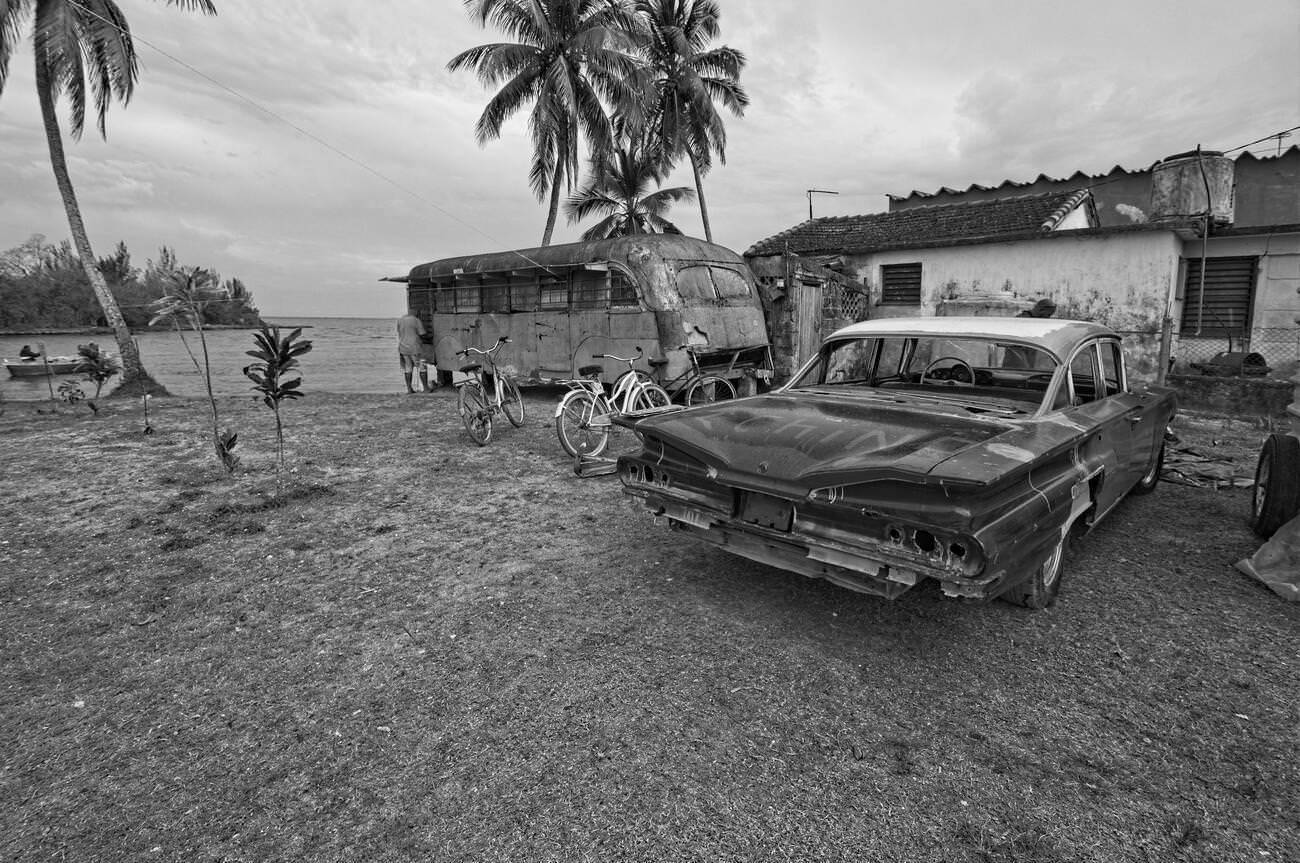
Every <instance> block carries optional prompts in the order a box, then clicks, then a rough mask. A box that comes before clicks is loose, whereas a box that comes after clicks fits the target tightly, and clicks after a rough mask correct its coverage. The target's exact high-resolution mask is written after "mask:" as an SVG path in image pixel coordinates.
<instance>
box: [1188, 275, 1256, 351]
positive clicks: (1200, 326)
mask: <svg viewBox="0 0 1300 863" xmlns="http://www.w3.org/2000/svg"><path fill="white" fill-rule="evenodd" d="M1186 264H1187V266H1186V273H1187V275H1186V277H1185V278H1184V279H1183V317H1182V328H1181V330H1180V332H1181V333H1182V334H1183V335H1185V336H1191V335H1197V334H1199V335H1202V336H1229V335H1238V336H1239V335H1241V334H1242V333H1243V332H1245V331H1246V330H1249V329H1250V313H1251V300H1252V299H1253V298H1254V294H1255V272H1256V268H1257V267H1258V265H1259V258H1256V257H1253V256H1251V257H1232V258H1206V259H1205V297H1204V299H1202V297H1201V259H1200V258H1188V259H1187V260H1186Z"/></svg>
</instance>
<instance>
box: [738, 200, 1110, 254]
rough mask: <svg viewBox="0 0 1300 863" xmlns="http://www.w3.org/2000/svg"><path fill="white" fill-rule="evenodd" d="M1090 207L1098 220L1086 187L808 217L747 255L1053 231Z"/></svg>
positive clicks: (1090, 215) (834, 250) (1092, 219)
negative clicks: (863, 213) (1078, 211)
mask: <svg viewBox="0 0 1300 863" xmlns="http://www.w3.org/2000/svg"><path fill="white" fill-rule="evenodd" d="M1080 206H1083V207H1086V208H1087V209H1088V224H1089V225H1090V226H1096V224H1097V218H1096V212H1095V210H1094V209H1093V204H1092V195H1091V193H1089V192H1088V190H1087V189H1075V190H1071V191H1064V192H1045V193H1042V194H1038V195H1019V196H1015V197H1009V198H998V199H996V200H992V201H968V202H962V203H957V204H939V205H934V206H924V207H912V208H911V209H907V210H899V211H896V212H893V213H872V214H870V215H865V216H828V217H824V218H818V219H809V220H808V221H806V222H803V223H801V224H798V225H795V226H794V227H793V228H790V229H789V230H786V231H782V232H781V233H779V234H776V235H774V236H771V237H768V238H767V239H765V240H760V241H758V242H757V243H755V244H754V245H752V246H750V247H749V249H748V250H746V252H745V255H746V256H747V257H749V256H756V255H777V254H781V253H783V252H785V251H787V250H789V251H791V252H795V253H797V254H803V255H807V254H833V253H837V252H844V253H862V252H869V251H881V250H886V249H891V248H903V247H909V246H917V245H934V246H942V245H947V244H949V243H951V242H953V241H957V240H970V239H975V238H984V237H989V238H992V237H998V236H1009V235H1017V234H1019V235H1023V234H1032V233H1035V232H1044V231H1051V230H1053V229H1055V228H1056V226H1057V225H1059V224H1060V223H1061V221H1062V220H1063V219H1065V217H1066V216H1068V215H1069V214H1070V213H1071V212H1073V211H1074V210H1075V209H1077V208H1078V207H1080Z"/></svg>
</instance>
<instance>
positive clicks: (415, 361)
mask: <svg viewBox="0 0 1300 863" xmlns="http://www.w3.org/2000/svg"><path fill="white" fill-rule="evenodd" d="M397 358H398V359H399V360H400V361H401V363H402V371H404V372H413V371H415V370H416V369H417V368H419V367H420V355H419V354H398V355H397Z"/></svg>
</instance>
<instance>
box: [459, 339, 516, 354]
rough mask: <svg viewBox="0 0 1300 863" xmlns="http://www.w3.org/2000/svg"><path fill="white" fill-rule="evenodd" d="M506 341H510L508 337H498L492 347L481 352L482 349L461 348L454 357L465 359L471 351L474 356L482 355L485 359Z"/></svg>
mask: <svg viewBox="0 0 1300 863" xmlns="http://www.w3.org/2000/svg"><path fill="white" fill-rule="evenodd" d="M508 341H510V337H509V336H500V337H498V338H497V343H496V344H495V345H493V346H492V347H490V348H488V349H487V350H483V349H482V348H474V347H469V348H463V349H461V350H459V351H456V356H458V357H467V356H469V355H470V352H471V351H472V352H473V353H476V354H482V355H483V356H485V357H487V356H491V355H492V353H493V352H494V351H495V350H496V349H497V348H499V347H501V346H502V345H504V344H505V343H506V342H508Z"/></svg>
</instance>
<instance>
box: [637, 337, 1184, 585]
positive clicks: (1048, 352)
mask: <svg viewBox="0 0 1300 863" xmlns="http://www.w3.org/2000/svg"><path fill="white" fill-rule="evenodd" d="M1175 411H1176V400H1175V396H1174V393H1173V391H1172V390H1170V389H1168V388H1165V387H1156V386H1147V385H1143V384H1137V385H1134V384H1131V383H1130V382H1129V380H1128V376H1127V370H1126V369H1125V366H1124V355H1123V349H1122V345H1121V339H1120V337H1119V335H1118V334H1116V333H1115V332H1113V331H1112V330H1110V329H1108V328H1106V327H1104V326H1101V325H1098V324H1094V323H1090V322H1084V321H1070V320H1054V319H1040V318H995V317H934V318H893V319H882V320H873V321H865V322H862V323H858V324H853V325H851V326H848V327H846V328H844V329H841V330H839V331H837V332H836V333H834V334H833V335H832V336H830V337H829V338H828V339H826V340H825V342H824V343H823V344H822V346H821V348H820V350H819V351H818V353H817V354H816V356H814V357H812V358H811V359H810V360H809V361H808V362H806V363H805V364H804V365H803V367H802V368H801V369H800V370H799V371H798V372H796V373H795V375H794V376H793V378H792V379H791V381H790V382H789V383H787V384H786V385H784V386H782V387H780V388H779V389H776V390H774V391H772V392H770V393H767V394H763V395H757V396H753V397H751V398H745V399H740V400H737V401H734V402H729V403H725V404H715V405H709V406H705V407H699V408H692V409H689V410H685V411H681V412H678V413H671V414H662V415H657V416H647V417H642V418H636V417H631V418H627V419H625V420H622V421H620V424H622V425H626V426H628V427H629V428H631V429H633V430H634V431H635V433H636V435H637V437H638V438H639V440H640V442H641V449H640V451H639V452H636V453H635V454H630V455H625V456H623V457H621V458H620V459H619V469H618V472H619V476H620V478H621V480H622V482H623V485H624V490H625V491H626V492H627V493H628V494H631V495H633V496H634V497H637V498H640V499H641V500H643V501H644V504H645V506H646V507H647V508H648V510H649V512H650V513H652V514H653V515H655V516H659V517H662V518H663V519H666V520H667V523H668V525H669V527H671V528H673V529H675V530H678V531H681V532H683V533H685V534H688V535H690V536H693V537H695V538H698V539H700V540H703V541H705V542H709V543H712V544H714V545H716V546H719V547H721V548H722V549H725V550H726V551H729V552H733V553H735V554H738V555H741V556H744V557H747V558H750V559H752V560H756V561H760V562H763V563H767V564H771V565H773V566H777V567H782V568H784V569H787V570H791V571H793V572H797V573H801V574H803V575H806V576H813V577H820V578H825V579H828V580H830V581H832V582H834V583H836V584H839V585H841V586H843V587H847V588H849V589H852V590H857V591H862V592H866V593H872V594H877V595H881V596H885V597H888V598H891V599H892V598H895V597H897V596H899V595H901V594H902V593H904V592H905V591H907V590H908V589H909V588H911V587H913V586H914V585H916V584H918V583H920V582H921V581H923V580H924V579H927V578H932V579H936V580H937V581H938V582H939V583H940V585H941V587H942V589H943V592H944V593H945V594H947V595H949V596H954V597H969V598H973V599H979V600H983V599H991V598H994V597H1005V598H1007V599H1010V600H1012V601H1016V602H1019V603H1021V604H1023V605H1026V606H1029V607H1032V608H1043V607H1046V606H1048V605H1050V604H1052V603H1053V602H1054V601H1055V598H1056V596H1057V591H1058V590H1059V587H1060V583H1061V573H1062V569H1063V558H1064V555H1065V551H1066V548H1067V544H1068V542H1069V540H1070V539H1071V537H1072V536H1073V535H1076V534H1078V533H1080V532H1082V531H1086V530H1088V529H1090V528H1091V527H1092V526H1093V525H1095V524H1096V523H1098V522H1099V521H1100V520H1101V519H1102V518H1103V517H1105V516H1106V515H1107V514H1108V513H1110V512H1111V511H1112V510H1113V509H1114V508H1115V506H1116V505H1118V504H1119V502H1120V501H1121V500H1122V499H1123V498H1124V497H1125V496H1126V495H1128V494H1129V493H1143V492H1149V491H1152V490H1153V489H1154V488H1155V486H1156V483H1157V481H1158V479H1159V474H1160V468H1161V465H1162V463H1163V458H1164V440H1165V433H1166V431H1167V427H1168V424H1169V422H1170V421H1171V420H1172V418H1173V415H1174V413H1175Z"/></svg>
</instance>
